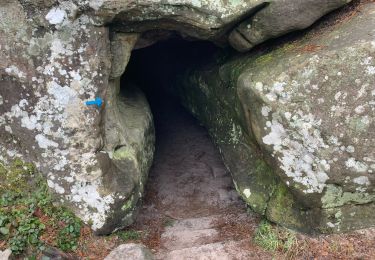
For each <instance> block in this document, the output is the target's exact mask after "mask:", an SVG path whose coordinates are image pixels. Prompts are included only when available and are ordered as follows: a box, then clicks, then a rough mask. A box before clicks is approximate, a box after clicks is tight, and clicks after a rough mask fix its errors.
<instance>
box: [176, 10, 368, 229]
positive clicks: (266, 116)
mask: <svg viewBox="0 0 375 260" xmlns="http://www.w3.org/2000/svg"><path fill="white" fill-rule="evenodd" d="M361 11H362V12H363V13H362V14H361V15H359V16H357V17H355V18H353V19H352V20H351V21H349V22H344V23H342V24H340V25H336V26H335V30H333V31H329V30H325V31H324V30H322V31H320V32H319V33H318V34H321V35H320V36H316V35H313V34H312V35H307V36H306V37H305V38H303V39H300V40H298V41H296V42H294V43H293V44H284V45H283V46H281V47H279V48H277V49H275V50H273V51H269V52H266V53H261V54H258V55H255V54H250V55H247V56H244V57H241V58H237V59H234V60H232V61H230V62H224V63H223V64H222V65H219V66H218V65H209V66H206V67H204V68H198V69H196V70H195V71H194V72H190V74H188V75H187V76H186V78H185V83H184V86H183V87H182V89H181V90H180V93H181V96H182V97H183V98H184V102H185V104H186V106H187V107H188V108H189V109H190V110H191V111H192V112H193V113H194V114H195V115H196V116H197V117H198V118H200V120H201V121H202V122H203V123H204V124H205V125H206V126H207V127H208V129H209V130H210V132H211V134H212V136H213V137H214V139H215V140H216V143H217V144H218V146H219V147H220V149H221V152H222V154H223V157H224V161H225V163H226V165H227V166H228V168H229V169H230V171H231V173H232V176H233V179H234V182H235V184H236V188H237V189H238V191H239V192H240V193H241V195H242V197H243V198H244V200H245V201H246V202H247V203H248V204H249V205H250V206H251V207H252V208H253V209H254V210H255V211H257V212H259V213H261V214H265V215H266V216H267V218H268V219H270V220H272V221H275V222H277V223H281V224H283V225H285V226H287V227H291V228H295V229H299V230H303V231H306V232H314V231H318V232H340V231H347V230H350V229H355V228H362V227H367V226H371V225H374V224H375V218H374V217H373V216H374V213H375V175H374V171H375V164H374V162H375V154H374V152H375V151H374V145H373V144H374V141H375V131H374V127H375V125H374V124H375V122H374V115H375V114H374V111H375V107H374V105H375V99H374V97H375V92H374V91H375V89H374V86H375V41H374V40H375V31H374V28H375V27H374V26H375V6H374V5H371V4H368V5H366V6H365V7H363V8H362V9H361ZM312 46H315V48H313V51H311V47H312ZM305 50H310V51H305Z"/></svg>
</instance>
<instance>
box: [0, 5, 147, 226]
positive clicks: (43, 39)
mask: <svg viewBox="0 0 375 260" xmlns="http://www.w3.org/2000/svg"><path fill="white" fill-rule="evenodd" d="M36 10H38V9H35V8H33V7H30V6H28V5H21V4H20V3H19V2H18V1H7V2H5V3H1V4H0V17H1V19H0V21H1V23H0V34H1V35H2V37H0V46H1V50H2V51H1V54H0V55H1V56H0V77H1V81H0V84H1V85H0V86H1V87H0V111H1V113H0V114H1V117H0V136H1V138H0V142H1V145H0V149H1V150H0V160H1V161H5V162H6V161H10V160H12V158H15V157H21V158H23V159H24V160H26V161H31V162H34V163H35V164H36V165H37V166H38V168H39V169H40V170H41V172H42V173H44V174H45V176H46V177H47V179H48V185H49V187H50V188H51V190H52V191H54V192H55V193H56V194H57V195H58V197H59V200H60V201H61V202H62V203H64V204H65V205H67V206H69V207H71V208H72V209H73V210H74V211H75V213H76V214H77V215H78V216H79V217H80V218H82V219H83V220H84V221H85V222H87V223H91V224H92V227H93V229H94V230H96V231H97V233H108V232H111V231H113V230H114V229H116V228H119V227H122V226H125V225H128V224H129V223H131V221H132V218H133V215H134V208H135V205H136V203H137V202H138V199H139V197H140V196H141V195H142V193H143V185H144V183H145V181H146V176H147V173H148V169H149V167H150V165H151V162H152V154H153V150H154V133H153V122H152V116H151V112H150V109H149V107H148V104H147V102H146V100H145V98H144V96H143V94H142V93H141V92H140V91H139V90H135V91H130V92H129V91H125V92H126V93H124V95H122V96H121V97H120V95H118V92H119V88H120V86H119V84H120V81H119V77H120V76H121V74H122V72H123V70H124V69H125V66H126V62H127V59H128V56H129V54H130V51H131V50H132V47H133V44H134V43H135V39H136V36H135V35H129V36H128V37H124V36H121V35H120V36H118V37H117V36H116V37H113V43H112V45H111V43H110V37H109V33H108V28H105V27H95V26H94V25H93V22H92V19H91V18H90V17H89V16H87V15H84V14H81V15H80V16H79V17H77V11H78V6H76V5H74V4H73V3H72V2H64V3H62V4H61V5H60V7H53V8H50V7H49V8H46V9H42V8H41V9H40V11H36ZM122 45H124V46H122ZM111 57H113V58H111ZM119 60H120V61H119ZM111 68H112V70H111ZM96 97H101V98H102V99H104V102H105V103H104V105H103V106H101V107H97V106H86V105H85V102H86V101H87V100H93V99H95V98H96Z"/></svg>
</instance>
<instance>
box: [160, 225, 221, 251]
mask: <svg viewBox="0 0 375 260" xmlns="http://www.w3.org/2000/svg"><path fill="white" fill-rule="evenodd" d="M218 236H219V232H218V231H217V230H216V229H213V228H207V229H199V230H176V231H173V230H170V231H169V232H164V233H163V234H162V236H161V243H162V246H163V247H164V248H166V249H167V250H169V251H172V250H177V249H183V248H189V247H193V246H197V245H204V244H207V243H212V242H216V241H217V239H218Z"/></svg>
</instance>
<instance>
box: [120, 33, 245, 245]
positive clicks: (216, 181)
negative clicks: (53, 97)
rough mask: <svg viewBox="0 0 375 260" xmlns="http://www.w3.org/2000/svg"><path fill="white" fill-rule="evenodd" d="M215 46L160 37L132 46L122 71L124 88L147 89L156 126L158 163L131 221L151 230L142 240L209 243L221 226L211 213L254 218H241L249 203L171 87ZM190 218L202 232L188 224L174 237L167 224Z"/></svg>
mask: <svg viewBox="0 0 375 260" xmlns="http://www.w3.org/2000/svg"><path fill="white" fill-rule="evenodd" d="M217 50H218V47H216V46H214V45H213V44H211V43H209V42H189V41H185V40H182V39H172V40H168V41H164V42H160V43H157V44H155V45H153V46H151V47H147V48H143V49H139V50H133V52H132V55H131V58H130V61H129V63H128V65H127V68H126V71H125V73H124V75H123V76H122V79H121V87H122V88H126V87H127V86H128V85H129V84H133V85H136V86H138V87H139V88H141V89H142V90H143V92H144V93H145V94H146V97H147V99H148V101H149V103H150V107H151V111H152V114H153V117H154V125H155V129H156V150H155V156H154V163H153V166H152V168H151V171H150V174H149V179H148V183H147V185H146V192H145V197H144V201H143V206H142V207H141V210H140V213H139V214H138V216H137V220H136V223H135V224H134V226H133V228H134V227H135V228H137V229H139V230H141V231H145V230H147V232H146V233H147V234H149V235H148V236H146V237H145V238H144V241H143V242H144V243H146V244H147V245H148V246H150V247H155V246H157V245H159V246H160V245H162V246H164V247H168V246H171V248H169V249H170V250H172V249H174V248H184V247H188V246H191V245H192V243H193V244H194V243H198V242H197V241H198V240H199V241H201V242H199V243H205V244H207V243H210V242H213V241H217V240H218V239H219V237H220V236H219V233H220V232H221V231H220V230H219V229H215V228H216V227H214V225H213V224H210V223H211V222H208V219H210V218H218V217H217V216H222V218H224V216H226V215H225V214H227V213H230V214H232V217H231V221H234V222H236V221H238V223H241V225H244V223H252V221H244V220H243V221H239V220H238V219H237V218H238V217H240V216H242V217H243V215H244V214H245V212H246V206H245V203H243V202H242V201H241V200H240V198H239V196H238V195H237V192H236V191H235V189H234V187H233V183H232V179H231V176H230V174H229V172H228V171H227V169H226V168H225V166H224V164H223V162H222V160H221V157H220V154H219V151H218V149H216V147H215V146H214V144H213V143H212V141H211V139H210V138H209V135H208V132H207V130H206V129H204V128H203V127H202V126H201V125H199V122H198V121H197V120H196V119H195V118H193V116H192V115H190V113H189V112H188V111H187V110H185V109H184V108H183V106H182V105H181V104H180V101H179V98H178V93H176V91H175V89H174V88H173V86H174V85H173V84H176V82H177V84H178V76H179V75H180V74H182V73H183V72H184V71H185V70H186V69H188V68H189V67H191V66H193V65H194V66H196V65H199V64H200V63H204V62H206V61H207V60H208V59H211V58H212V56H213V55H214V54H215V52H216V51H217ZM245 215H246V214H245ZM190 219H194V221H193V222H194V223H195V224H194V225H198V226H199V230H200V229H205V231H199V232H200V233H199V232H198V233H199V234H202V236H203V237H202V236H201V235H199V234H195V233H194V232H196V231H191V230H190V231H191V232H193V233H194V234H193V233H189V232H190V231H189V230H185V229H184V228H182V230H183V231H184V232H185V233H184V234H183V235H181V238H182V240H178V241H179V242H176V241H175V240H173V238H172V237H171V234H170V232H172V231H171V230H169V231H168V229H169V228H172V230H173V227H174V226H176V225H177V226H178V225H179V224H178V223H181V222H183V223H185V222H186V221H188V220H190ZM216 220H217V221H218V222H217V223H219V222H220V221H221V220H222V219H221V220H219V219H215V221H214V222H215V223H216ZM184 221H185V222H184ZM222 222H225V220H222ZM212 223H213V222H212ZM231 223H232V222H231ZM245 225H246V224H245ZM167 226H168V228H167ZM180 228H181V226H180ZM221 228H225V225H221ZM206 229H208V230H209V231H207V230H206ZM211 229H212V230H211ZM180 231H181V229H179V230H177V231H176V230H174V231H173V232H172V233H176V232H177V233H178V232H180ZM150 232H151V233H150ZM168 232H169V233H168ZM186 232H187V233H186ZM207 232H208V233H207ZM250 233H251V232H249V234H250ZM142 234H144V232H142ZM184 239H185V240H184ZM155 240H156V241H157V243H156V244H155ZM171 241H175V242H171ZM174 243H177V244H174ZM171 244H173V245H171ZM194 245H196V244H194Z"/></svg>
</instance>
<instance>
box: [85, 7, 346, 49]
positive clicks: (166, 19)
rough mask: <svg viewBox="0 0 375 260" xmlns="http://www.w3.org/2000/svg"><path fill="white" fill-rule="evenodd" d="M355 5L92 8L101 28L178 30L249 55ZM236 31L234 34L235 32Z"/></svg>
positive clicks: (134, 30)
mask: <svg viewBox="0 0 375 260" xmlns="http://www.w3.org/2000/svg"><path fill="white" fill-rule="evenodd" d="M350 1H351V0H329V1H327V0H298V1H295V0H272V1H261V0H247V1H235V0H233V1H224V0H179V1H176V0H168V1H161V0H157V1H155V0H152V1H151V0H143V1H138V2H137V3H135V2H134V1H113V0H101V1H93V2H95V3H96V4H93V3H90V6H91V7H93V8H94V9H95V10H96V11H95V18H96V22H98V23H100V24H108V23H112V24H114V28H115V29H116V30H118V31H123V32H147V31H150V30H155V29H160V30H175V31H178V32H179V33H181V34H182V35H184V36H188V37H194V38H199V39H206V40H212V41H214V42H217V43H218V44H223V43H225V42H226V41H227V35H228V34H230V36H229V43H230V44H231V45H232V46H233V47H234V48H235V49H237V50H239V51H247V50H249V49H251V48H253V47H254V46H255V45H257V44H259V43H262V42H264V41H266V40H268V39H270V38H275V37H278V36H280V35H283V34H286V33H289V32H291V31H295V30H300V29H304V28H307V27H308V26H310V25H311V24H312V23H313V22H315V21H316V20H318V19H319V18H320V17H322V16H323V15H325V14H327V13H328V12H330V11H332V10H334V9H337V8H338V7H340V6H343V5H344V4H346V3H348V2H350ZM233 28H234V29H233Z"/></svg>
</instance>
